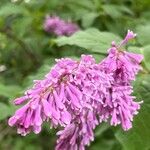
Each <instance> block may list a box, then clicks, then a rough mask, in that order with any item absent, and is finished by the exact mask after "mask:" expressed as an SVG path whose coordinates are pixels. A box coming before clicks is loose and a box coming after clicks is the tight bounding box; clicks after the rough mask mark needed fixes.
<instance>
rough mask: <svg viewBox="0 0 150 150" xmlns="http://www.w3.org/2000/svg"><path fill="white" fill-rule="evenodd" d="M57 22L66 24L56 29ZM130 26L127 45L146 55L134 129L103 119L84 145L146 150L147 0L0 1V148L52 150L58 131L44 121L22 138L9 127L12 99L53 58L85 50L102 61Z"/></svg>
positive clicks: (149, 116) (97, 149)
mask: <svg viewBox="0 0 150 150" xmlns="http://www.w3.org/2000/svg"><path fill="white" fill-rule="evenodd" d="M55 21H56V22H57V23H58V22H59V23H62V24H63V25H64V26H65V29H64V30H63V31H62V29H61V28H59V27H58V29H54V28H53V26H52V25H53V24H55V23H56V22H55ZM59 23H58V24H59ZM70 24H71V27H70ZM72 26H74V27H73V29H72ZM70 28H71V29H70ZM128 29H131V30H133V31H134V32H136V33H137V34H138V37H137V39H136V40H135V41H133V42H132V43H130V44H129V45H128V46H127V48H128V50H129V51H133V52H138V53H142V54H143V55H145V60H144V62H143V66H144V71H143V72H142V73H141V74H140V75H139V76H138V77H137V81H136V82H134V83H133V84H134V87H135V88H134V89H135V93H134V95H136V96H137V99H138V100H144V104H143V105H142V109H141V110H140V113H139V115H138V116H136V117H135V120H134V125H133V129H131V130H130V131H128V132H126V133H125V132H123V131H122V130H121V129H120V127H110V126H109V125H108V124H101V126H99V127H97V128H96V130H95V141H94V142H92V144H91V146H90V147H87V149H88V150H150V72H149V69H150V0H79V1H77V0H76V1H75V0H0V150H53V149H54V146H55V141H56V135H55V134H56V131H54V130H51V129H50V128H49V124H48V123H47V124H46V123H45V125H44V126H43V130H42V132H41V133H40V134H38V135H35V134H33V133H31V134H30V135H27V136H26V137H21V136H20V135H17V133H16V129H15V128H11V127H9V126H8V124H7V120H8V118H9V117H10V116H11V115H12V114H13V113H14V111H15V109H16V107H15V106H14V105H13V99H14V98H15V97H17V96H20V95H21V94H23V92H24V91H25V90H26V89H27V88H28V87H31V86H32V81H33V79H42V78H43V77H44V75H45V74H46V73H47V72H48V71H49V70H50V68H51V66H52V65H53V64H54V63H55V58H60V57H71V58H74V59H79V57H80V55H81V54H83V53H85V54H93V55H94V57H95V58H96V60H97V61H100V60H101V59H102V58H104V57H105V56H106V54H107V48H109V47H110V44H111V41H112V40H114V39H115V40H121V39H122V38H123V36H124V35H125V34H126V32H127V30H128ZM68 30H69V31H68ZM70 30H71V31H70ZM68 32H69V33H68Z"/></svg>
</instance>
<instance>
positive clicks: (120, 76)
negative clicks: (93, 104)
mask: <svg viewBox="0 0 150 150" xmlns="http://www.w3.org/2000/svg"><path fill="white" fill-rule="evenodd" d="M134 37H135V34H134V33H133V32H132V31H128V33H127V36H126V37H125V39H124V40H123V41H128V40H129V39H132V38H134ZM142 59H143V56H142V55H140V54H134V53H130V52H127V51H122V50H120V47H119V46H117V45H116V44H115V42H113V43H112V47H111V48H110V49H109V55H108V57H107V58H105V59H104V60H103V61H102V62H101V63H100V66H101V67H102V68H103V69H104V70H105V72H107V73H112V76H113V78H114V81H113V83H112V85H111V88H109V94H108V96H107V97H106V98H105V103H104V105H102V106H100V107H99V115H100V116H101V118H102V119H103V118H106V120H107V119H108V118H111V121H110V124H111V125H114V126H116V125H118V124H121V125H122V128H123V129H124V130H128V129H130V128H131V127H132V120H133V116H134V115H136V114H137V113H138V110H139V109H140V103H141V102H135V101H134V99H135V97H133V96H132V93H133V90H132V89H133V88H132V81H133V80H135V77H136V75H137V73H138V72H139V71H140V70H141V69H142V68H141V66H140V63H141V61H142ZM102 119H101V120H102Z"/></svg>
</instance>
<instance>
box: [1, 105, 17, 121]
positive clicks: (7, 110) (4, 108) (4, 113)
mask: <svg viewBox="0 0 150 150" xmlns="http://www.w3.org/2000/svg"><path fill="white" fill-rule="evenodd" d="M14 108H15V107H13V106H12V107H11V106H9V105H6V104H4V103H0V120H3V119H5V118H6V117H8V116H10V115H11V114H12V113H13V111H14Z"/></svg>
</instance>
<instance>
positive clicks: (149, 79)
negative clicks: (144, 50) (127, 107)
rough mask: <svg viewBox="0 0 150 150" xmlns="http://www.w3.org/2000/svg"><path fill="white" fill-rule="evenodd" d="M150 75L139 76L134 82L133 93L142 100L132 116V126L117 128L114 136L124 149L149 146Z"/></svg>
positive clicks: (140, 149) (145, 149)
mask: <svg viewBox="0 0 150 150" xmlns="http://www.w3.org/2000/svg"><path fill="white" fill-rule="evenodd" d="M149 83H150V75H142V76H140V77H139V78H138V79H137V81H136V82H135V84H134V89H135V95H136V96H137V97H138V98H140V99H141V100H144V103H143V104H142V106H141V110H140V112H139V114H138V115H137V116H136V117H135V118H134V121H133V128H132V129H130V130H129V131H128V132H124V131H122V130H119V131H117V132H116V134H115V136H116V138H117V139H118V140H119V142H120V143H121V144H122V146H123V148H124V149H125V150H148V149H149V148H150V144H149V141H150V115H149V114H150V99H149V98H150V84H149Z"/></svg>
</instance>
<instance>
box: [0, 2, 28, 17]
mask: <svg viewBox="0 0 150 150" xmlns="http://www.w3.org/2000/svg"><path fill="white" fill-rule="evenodd" d="M24 12H26V9H25V8H24V7H23V6H22V5H20V6H19V5H15V4H12V3H7V4H5V5H3V6H1V7H0V16H4V17H5V16H9V15H12V14H22V13H24Z"/></svg>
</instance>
